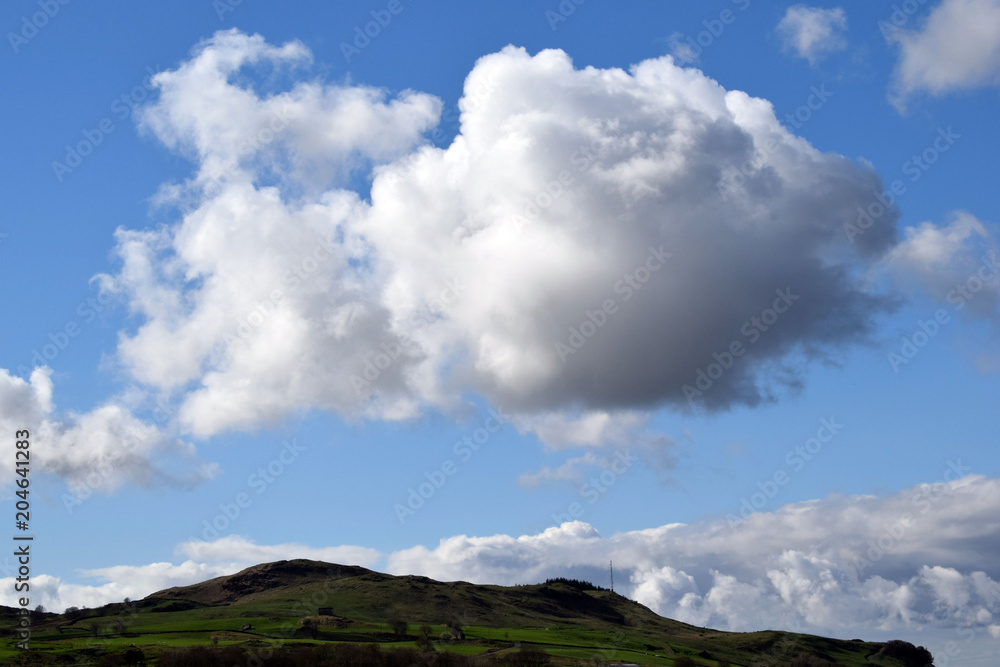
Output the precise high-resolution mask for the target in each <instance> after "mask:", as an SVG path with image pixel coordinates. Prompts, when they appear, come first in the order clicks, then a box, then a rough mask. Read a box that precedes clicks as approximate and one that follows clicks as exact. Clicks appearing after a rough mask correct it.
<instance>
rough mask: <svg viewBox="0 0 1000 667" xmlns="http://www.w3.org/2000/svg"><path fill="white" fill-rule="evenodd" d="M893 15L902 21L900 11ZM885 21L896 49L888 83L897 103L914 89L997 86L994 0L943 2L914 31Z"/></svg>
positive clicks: (999, 30)
mask: <svg viewBox="0 0 1000 667" xmlns="http://www.w3.org/2000/svg"><path fill="white" fill-rule="evenodd" d="M893 8H894V9H898V8H896V7H895V6H894V7H893ZM899 14H900V16H901V17H902V19H901V20H898V21H897V22H898V23H902V22H904V21H905V19H906V15H905V14H904V13H903V12H902V11H899ZM885 25H886V26H889V27H888V28H885V29H884V32H885V33H886V36H887V37H888V38H889V39H890V40H891V41H892V42H895V43H897V44H898V45H899V48H900V57H899V63H898V65H897V66H896V72H895V76H894V84H893V98H894V101H895V103H896V104H897V105H898V106H901V107H902V106H905V104H906V101H907V98H908V97H910V96H911V95H913V94H914V93H917V92H928V93H931V94H933V95H943V94H945V93H949V92H953V91H956V90H961V89H965V88H976V87H979V86H988V85H996V84H1000V0H943V1H942V2H941V3H940V4H939V5H937V6H936V7H935V8H934V9H933V10H932V11H931V13H930V15H929V16H928V17H927V19H926V22H925V23H924V24H923V25H922V26H921V27H920V28H919V29H915V30H907V29H902V28H897V27H895V25H894V24H889V23H886V24H885Z"/></svg>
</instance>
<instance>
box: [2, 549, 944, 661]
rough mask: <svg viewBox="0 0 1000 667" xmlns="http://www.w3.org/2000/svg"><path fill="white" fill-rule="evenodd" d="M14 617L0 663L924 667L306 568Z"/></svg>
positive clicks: (778, 638)
mask: <svg viewBox="0 0 1000 667" xmlns="http://www.w3.org/2000/svg"><path fill="white" fill-rule="evenodd" d="M14 611H15V610H13V609H9V608H0V629H2V630H3V631H4V633H5V634H6V636H7V639H5V640H4V641H3V643H2V645H0V663H2V664H4V665H6V664H12V665H13V664H39V665H42V664H63V665H85V664H92V665H107V666H113V665H127V664H140V663H139V661H140V657H141V659H142V660H144V661H145V664H147V665H155V664H158V663H159V662H160V661H161V659H162V661H163V662H164V663H168V662H170V661H171V660H174V661H175V662H174V663H171V664H188V663H187V662H185V661H184V660H181V661H180V662H176V661H177V658H176V657H174V658H164V657H163V656H165V655H167V654H169V652H170V651H171V650H177V649H183V648H187V647H208V648H209V649H210V650H211V651H215V652H218V655H219V656H222V655H223V653H222V652H223V651H225V650H226V649H228V653H226V654H225V655H227V656H236V655H238V656H240V658H239V661H238V662H237V664H247V665H267V664H314V663H312V662H299V663H294V662H292V663H283V662H281V661H280V660H279V659H278V657H274V656H272V657H271V658H268V659H267V660H265V659H264V658H267V657H268V656H270V655H271V652H273V651H277V650H278V649H284V650H286V651H288V652H289V655H304V653H298V654H297V653H296V651H300V652H301V651H305V650H310V647H331V648H330V649H329V650H331V651H332V650H335V649H337V647H341V649H343V650H346V649H344V647H347V646H348V645H362V644H376V645H378V646H379V647H380V648H381V649H382V650H386V651H388V650H395V649H410V650H411V652H412V655H414V656H418V658H416V659H418V660H419V661H420V662H418V663H415V664H428V665H430V664H448V663H447V662H446V657H447V656H448V655H454V656H467V657H476V664H483V665H504V664H510V665H529V664H544V663H545V661H546V660H547V661H548V664H552V665H584V664H586V665H599V664H629V663H631V664H639V665H663V666H665V667H670V666H672V665H678V666H679V667H682V666H683V665H692V664H694V665H707V666H712V667H715V666H717V665H725V664H729V665H732V666H734V667H735V666H740V667H756V666H757V665H792V664H793V662H794V663H795V664H796V665H806V666H810V667H811V666H813V665H843V666H845V667H864V666H867V665H883V666H884V667H926V660H921V661H919V662H920V664H917V662H916V661H915V660H914V659H911V660H907V659H906V655H905V650H909V649H907V647H908V646H909V645H905V646H903V645H901V644H900V645H893V646H889V647H886V645H885V644H880V643H874V642H864V641H860V640H854V641H844V640H836V639H828V638H823V637H816V636H811V635H800V634H794V633H785V632H771V631H765V632H753V633H729V632H721V631H716V630H711V629H708V628H700V627H695V626H691V625H687V624H685V623H680V622H678V621H673V620H670V619H666V618H663V617H660V616H658V615H656V614H654V613H653V612H652V611H651V610H649V609H647V608H646V607H643V606H642V605H639V604H637V603H635V602H632V601H630V600H628V599H626V598H624V597H622V596H620V595H617V594H615V593H613V592H611V591H609V590H605V589H600V588H597V587H594V586H591V585H589V584H586V583H585V582H575V581H567V580H555V581H551V582H547V583H545V584H538V585H533V586H514V587H503V586H479V585H473V584H468V583H465V582H450V583H442V582H437V581H433V580H431V579H427V578H425V577H393V576H390V575H385V574H380V573H376V572H371V571H369V570H365V569H363V568H357V567H346V566H337V565H330V564H327V563H319V562H316V561H305V560H296V561H281V562H278V563H271V564H266V565H259V566H255V567H253V568H249V569H247V570H244V571H243V572H240V573H238V574H235V575H232V576H229V577H220V578H218V579H212V580H210V581H207V582H203V583H201V584H196V585H194V586H188V587H184V588H175V589H168V590H165V591H160V592H158V593H155V594H153V595H151V596H149V597H147V598H145V599H143V600H138V601H129V602H122V603H118V604H112V605H106V606H105V607H101V608H99V609H80V610H67V613H65V614H51V613H40V614H35V617H34V618H33V620H32V628H31V640H30V651H28V652H25V651H23V650H20V649H18V648H17V647H16V646H15V641H16V640H15V638H14V633H13V630H14V628H15V626H16V623H17V618H16V616H15V613H14ZM321 612H322V613H321ZM248 626H249V627H248ZM909 648H912V647H909ZM311 650H313V651H315V652H316V653H317V655H319V654H321V653H322V651H321V650H319V649H315V648H312V649H311ZM323 650H327V649H323ZM539 650H540V651H544V653H545V654H546V655H545V656H540V655H539V654H538V651H539ZM900 650H903V653H899V651H900ZM894 651H895V655H896V656H897V657H892V654H893V652H894ZM398 655H402V654H398ZM208 657H211V656H208ZM286 657H287V656H286ZM206 659H207V658H206ZM220 659H221V658H220ZM191 660H192V661H193V660H194V658H191ZM317 660H319V658H317ZM532 660H534V661H535V662H531V661H532ZM796 661H797V662H796ZM191 664H194V662H192V663H191ZM199 664H200V663H199ZM315 664H343V663H336V662H322V663H320V662H317V663H315Z"/></svg>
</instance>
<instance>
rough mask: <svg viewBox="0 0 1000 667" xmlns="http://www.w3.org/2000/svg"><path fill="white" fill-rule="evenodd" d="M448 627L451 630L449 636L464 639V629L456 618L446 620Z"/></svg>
mask: <svg viewBox="0 0 1000 667" xmlns="http://www.w3.org/2000/svg"><path fill="white" fill-rule="evenodd" d="M448 629H449V630H451V636H452V637H454V638H455V639H465V630H463V629H462V624H461V623H459V622H458V619H457V618H453V619H451V620H450V621H448Z"/></svg>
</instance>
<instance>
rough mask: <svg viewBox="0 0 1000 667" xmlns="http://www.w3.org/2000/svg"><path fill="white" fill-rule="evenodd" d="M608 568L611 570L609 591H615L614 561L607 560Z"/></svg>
mask: <svg viewBox="0 0 1000 667" xmlns="http://www.w3.org/2000/svg"><path fill="white" fill-rule="evenodd" d="M608 569H609V570H610V571H611V592H612V593H614V592H615V562H614V561H613V560H612V561H608Z"/></svg>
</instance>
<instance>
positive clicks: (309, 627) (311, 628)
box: [302, 616, 319, 639]
mask: <svg viewBox="0 0 1000 667" xmlns="http://www.w3.org/2000/svg"><path fill="white" fill-rule="evenodd" d="M302 634H304V635H305V636H306V637H309V638H311V639H316V636H317V635H318V634H319V628H318V627H317V626H316V619H315V618H312V617H311V616H306V617H305V618H303V619H302Z"/></svg>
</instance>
